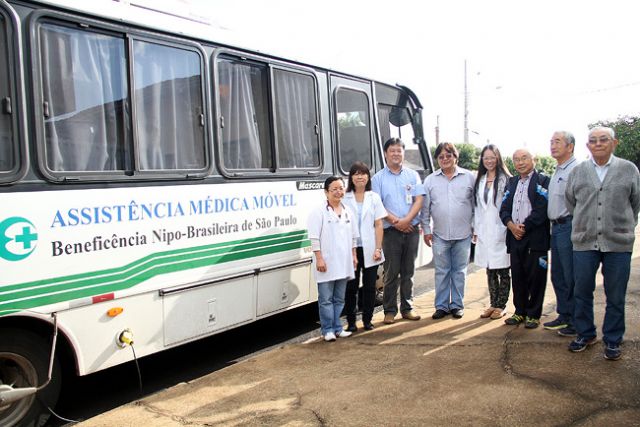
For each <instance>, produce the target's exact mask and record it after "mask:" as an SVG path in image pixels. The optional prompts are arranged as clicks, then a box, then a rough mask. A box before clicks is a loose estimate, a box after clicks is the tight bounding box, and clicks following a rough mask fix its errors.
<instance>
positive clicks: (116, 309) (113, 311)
mask: <svg viewBox="0 0 640 427" xmlns="http://www.w3.org/2000/svg"><path fill="white" fill-rule="evenodd" d="M123 311H124V308H122V307H113V308H110V309H109V311H107V316H109V317H116V316H117V315H119V314H120V313H122V312H123Z"/></svg>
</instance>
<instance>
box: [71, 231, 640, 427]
mask: <svg viewBox="0 0 640 427" xmlns="http://www.w3.org/2000/svg"><path fill="white" fill-rule="evenodd" d="M639 246H640V238H637V239H636V250H635V252H634V258H633V268H632V277H631V280H630V283H629V291H628V295H627V333H626V335H625V342H624V344H623V345H622V348H623V358H622V359H621V360H619V361H617V362H611V361H607V360H604V359H603V357H602V345H601V344H600V343H598V344H596V345H594V346H592V347H590V348H589V349H587V350H586V351H584V352H582V353H577V354H574V353H571V352H569V351H567V345H568V342H569V339H567V338H563V337H560V336H558V335H557V334H556V333H554V332H552V331H545V330H543V329H542V328H539V329H535V330H527V329H524V328H522V327H521V326H518V327H509V326H506V325H504V323H503V322H502V321H500V320H498V321H491V320H485V319H479V314H480V313H481V312H482V310H483V308H484V307H485V305H486V304H487V300H488V295H487V290H486V277H485V274H484V271H482V270H481V271H477V272H475V273H473V274H471V275H470V276H469V282H468V285H467V295H466V297H465V301H466V314H465V316H464V318H463V319H460V320H454V319H452V318H451V317H447V318H445V319H442V320H438V321H434V320H432V319H431V318H430V317H429V316H430V314H431V313H432V312H433V293H432V292H426V293H424V294H422V295H421V296H419V297H418V298H416V307H417V310H418V312H419V313H421V314H423V315H424V318H423V319H422V320H420V321H417V322H411V321H399V322H396V323H395V324H393V325H382V323H381V321H382V314H381V313H378V314H377V315H376V316H375V318H374V322H375V323H376V325H377V327H376V329H375V330H373V331H371V332H358V333H357V334H355V335H354V336H352V337H350V338H347V339H338V341H337V342H335V343H325V342H323V341H321V340H320V339H318V338H317V332H316V333H315V335H316V338H313V339H310V340H308V341H306V342H303V343H294V344H286V345H282V346H278V347H276V348H272V349H270V350H269V351H266V352H263V353H261V354H258V355H256V356H255V357H250V358H248V359H246V360H243V361H241V362H240V363H236V364H234V365H232V366H228V367H226V368H224V369H221V370H218V371H216V372H214V373H211V374H209V375H206V376H203V377H201V378H197V379H194V380H193V381H188V382H185V383H182V384H178V385H176V386H174V387H171V388H168V389H167V390H164V391H162V392H159V393H156V394H154V395H151V396H147V397H145V398H142V399H139V400H136V401H135V402H132V403H129V404H126V405H123V406H121V407H119V408H117V409H114V410H112V411H109V412H107V413H104V414H102V415H100V416H97V417H95V418H93V419H90V420H87V421H86V422H84V423H82V424H81V426H83V427H96V426H122V427H125V426H136V427H139V426H140V425H145V426H158V427H159V426H163V427H164V426H183V425H196V426H203V425H229V426H236V425H256V426H257V425H260V426H262V425H289V426H294V425H295V426H301V425H304V426H306V425H309V426H315V425H332V426H333V425H336V426H342V425H345V426H346V425H349V426H352V425H358V426H359V425H367V426H368V425H408V426H423V425H464V426H466V425H474V426H475V425H478V426H491V427H493V426H513V425H536V426H538V425H543V426H559V425H562V426H564V425H571V426H600V425H603V426H604V425H606V426H610V425H611V426H639V425H640V247H639ZM429 275H431V274H430V272H429V271H428V270H427V271H422V272H420V273H419V274H418V276H417V279H418V281H419V282H420V281H422V280H425V281H426V280H427V279H428V277H427V276H429ZM547 291H548V292H547V297H546V299H545V308H544V316H545V317H544V318H543V319H542V320H543V321H546V320H549V319H551V318H555V314H554V304H553V291H552V288H551V285H550V284H549V286H548V287H547ZM595 308H596V319H597V323H598V324H601V322H602V317H603V310H604V299H603V290H602V287H601V285H599V286H598V288H597V290H596V305H595Z"/></svg>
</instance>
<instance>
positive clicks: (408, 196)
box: [404, 185, 413, 205]
mask: <svg viewBox="0 0 640 427" xmlns="http://www.w3.org/2000/svg"><path fill="white" fill-rule="evenodd" d="M404 200H405V202H407V204H408V205H410V204H411V203H412V202H413V197H411V185H407V186H406V187H405V196H404Z"/></svg>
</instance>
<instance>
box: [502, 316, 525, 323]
mask: <svg viewBox="0 0 640 427" xmlns="http://www.w3.org/2000/svg"><path fill="white" fill-rule="evenodd" d="M522 322H524V317H522V316H520V315H519V314H514V315H513V316H511V317H509V318H508V319H507V320H505V321H504V323H506V324H507V325H509V326H514V325H518V324H520V323H522Z"/></svg>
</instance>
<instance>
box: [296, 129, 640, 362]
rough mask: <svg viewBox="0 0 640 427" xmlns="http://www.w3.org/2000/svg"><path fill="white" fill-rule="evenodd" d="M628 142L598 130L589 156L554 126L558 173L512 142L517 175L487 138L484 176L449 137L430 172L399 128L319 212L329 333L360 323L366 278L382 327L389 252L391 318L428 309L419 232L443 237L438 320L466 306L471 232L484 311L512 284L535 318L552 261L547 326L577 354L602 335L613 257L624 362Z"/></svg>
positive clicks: (639, 176) (637, 203) (614, 347)
mask: <svg viewBox="0 0 640 427" xmlns="http://www.w3.org/2000/svg"><path fill="white" fill-rule="evenodd" d="M617 144H618V140H617V139H616V138H615V133H614V131H613V129H611V128H607V127H597V128H594V129H592V130H591V131H590V132H589V138H588V142H587V148H588V149H589V151H590V153H591V158H590V159H589V160H586V161H583V162H581V163H579V162H578V161H577V159H576V158H575V156H574V148H575V138H574V137H573V135H572V134H571V133H570V132H566V131H559V132H555V133H554V134H553V136H552V138H551V141H550V151H551V155H552V157H554V158H555V159H556V160H557V163H558V165H557V167H556V170H555V172H554V173H553V175H552V176H551V177H547V176H545V175H544V174H542V173H539V172H538V171H536V170H535V158H534V157H533V155H532V154H531V153H530V152H529V151H528V150H526V149H519V150H516V151H515V152H514V154H513V163H514V167H515V170H516V172H517V175H516V176H510V174H509V172H508V170H507V168H506V167H505V165H504V162H503V159H502V157H501V154H500V151H499V150H498V148H497V147H496V146H494V145H487V146H486V147H484V148H483V149H482V151H481V158H480V164H479V167H478V172H477V174H474V173H472V172H471V171H469V170H466V169H464V168H461V167H460V166H459V165H458V158H459V153H458V151H457V149H456V147H455V146H454V145H453V144H450V143H442V144H439V145H438V147H436V151H435V158H436V160H437V163H438V166H439V167H440V168H439V169H438V170H436V171H435V172H434V173H432V174H430V175H429V176H427V177H426V178H425V180H424V182H421V180H420V177H419V175H418V173H417V172H416V171H414V170H411V169H409V168H407V167H405V166H404V143H403V142H402V140H400V139H398V138H390V139H389V140H387V141H386V142H385V144H384V147H383V148H384V157H385V161H386V166H385V167H384V169H382V170H380V171H379V172H378V173H376V174H375V175H374V176H373V177H371V174H370V171H369V168H368V167H367V166H366V165H365V164H363V163H361V162H356V163H355V164H354V165H353V166H352V167H351V170H350V172H349V176H348V184H347V188H346V193H345V188H344V183H343V181H342V179H341V178H340V177H336V176H333V177H330V178H328V179H327V180H326V181H325V185H324V190H325V196H326V202H323V205H322V207H320V208H319V209H315V210H313V211H312V213H311V214H310V216H309V221H308V229H309V238H310V240H311V245H312V249H313V252H314V255H315V256H314V266H315V273H316V280H317V282H318V306H319V313H320V324H321V332H322V336H323V338H324V340H326V341H334V340H335V339H336V337H348V336H350V335H351V334H352V333H353V332H355V331H357V329H358V328H357V326H356V306H357V304H356V295H357V294H358V289H359V284H360V276H362V296H361V298H362V301H361V306H362V322H363V325H364V329H365V330H371V329H373V327H374V326H373V324H372V322H371V319H372V317H373V308H374V301H375V291H376V290H375V282H376V278H377V269H378V266H379V265H380V264H381V263H383V262H384V277H383V282H384V294H383V308H384V323H385V324H392V323H394V322H395V320H396V317H397V315H398V312H399V313H400V315H401V317H402V318H404V319H408V320H419V319H420V316H419V315H418V314H417V313H416V312H415V311H414V310H413V275H414V272H415V260H416V257H417V253H418V248H419V245H420V234H422V237H423V240H424V242H425V244H426V245H428V246H430V247H432V248H433V260H434V269H435V301H434V305H435V311H434V313H433V315H432V318H433V319H441V318H444V317H446V316H448V315H451V316H452V317H454V318H461V317H463V316H464V291H465V281H466V276H467V265H468V263H469V257H470V250H471V243H472V242H474V243H475V244H476V249H475V257H474V262H475V263H476V264H477V265H479V266H480V267H483V268H485V269H486V273H487V283H488V288H489V295H490V306H489V307H488V308H486V309H485V310H484V311H483V312H482V314H481V315H480V317H482V318H487V319H500V318H502V317H503V316H505V314H506V305H507V302H508V300H509V293H510V290H511V289H513V305H514V307H515V312H514V313H513V314H512V315H511V316H510V317H508V318H506V320H505V321H504V322H505V323H506V324H507V325H519V324H523V325H524V327H525V328H526V329H534V328H537V327H538V326H539V325H540V318H541V316H542V308H543V300H544V294H545V289H546V281H547V270H548V268H549V265H550V266H551V267H550V268H551V282H552V284H553V289H554V292H555V295H556V310H557V313H558V316H557V318H556V319H555V320H553V321H550V322H547V323H544V325H543V326H544V328H545V329H549V330H555V331H557V333H558V334H560V335H562V336H568V337H573V338H574V339H573V340H572V341H571V343H570V344H569V350H570V351H572V352H580V351H583V350H584V349H586V348H587V347H588V346H590V345H592V344H594V343H595V342H596V327H595V324H594V313H593V293H594V290H595V277H596V273H597V270H598V268H599V267H600V265H602V274H603V277H604V290H605V295H606V299H607V304H606V313H605V317H604V323H603V326H602V333H603V343H604V357H605V358H606V359H609V360H617V359H619V358H620V357H621V354H622V352H621V348H620V344H621V342H622V339H623V335H624V330H625V320H624V306H625V296H626V288H627V283H628V280H629V273H630V265H631V252H632V249H633V243H634V238H635V227H636V225H637V221H638V213H639V211H640V173H639V172H638V168H637V167H636V166H635V165H634V164H633V163H631V162H629V161H627V160H624V159H620V158H618V157H616V156H614V155H613V152H614V150H615V147H616V145H617ZM549 249H551V259H549V258H548V251H549ZM574 264H579V265H580V268H576V269H574V268H573V265H574ZM398 288H399V294H400V298H399V301H400V304H399V307H398ZM398 308H399V310H398ZM343 310H344V313H345V314H346V318H347V327H346V329H345V328H344V327H343V325H342V322H341V319H340V316H341V314H342V313H343Z"/></svg>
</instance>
